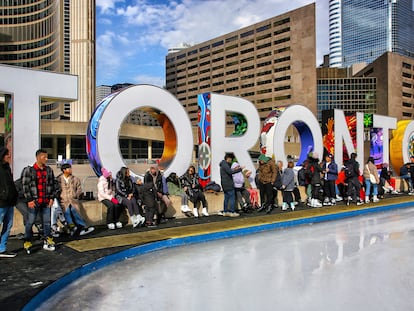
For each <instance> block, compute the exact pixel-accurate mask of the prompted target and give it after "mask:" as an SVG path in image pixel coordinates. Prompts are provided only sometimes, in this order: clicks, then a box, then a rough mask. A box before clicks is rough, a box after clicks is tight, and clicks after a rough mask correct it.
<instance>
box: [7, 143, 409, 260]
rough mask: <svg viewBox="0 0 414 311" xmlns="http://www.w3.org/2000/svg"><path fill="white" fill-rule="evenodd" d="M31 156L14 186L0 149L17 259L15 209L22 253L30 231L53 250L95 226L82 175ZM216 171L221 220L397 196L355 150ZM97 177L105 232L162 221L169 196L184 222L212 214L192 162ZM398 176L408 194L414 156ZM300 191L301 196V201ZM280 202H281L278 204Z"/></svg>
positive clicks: (231, 160)
mask: <svg viewBox="0 0 414 311" xmlns="http://www.w3.org/2000/svg"><path fill="white" fill-rule="evenodd" d="M35 156H36V161H35V163H34V164H33V165H31V166H27V167H25V168H24V169H23V171H22V173H21V176H20V178H19V179H17V180H16V181H14V179H13V176H12V173H11V169H10V161H11V159H10V154H9V151H8V149H7V148H4V147H2V148H0V159H1V165H0V223H2V231H1V239H0V257H14V256H16V254H15V253H11V252H8V251H7V240H8V237H9V234H10V231H11V228H12V225H13V214H14V206H16V208H17V209H18V210H19V211H20V212H21V214H22V216H23V224H24V228H25V232H24V243H23V248H24V249H25V250H26V251H27V253H29V254H30V252H31V249H32V246H33V227H34V226H35V227H36V228H37V232H38V234H39V235H40V237H41V239H42V240H43V249H45V250H49V251H54V250H55V249H56V244H55V241H54V238H55V237H58V236H59V235H60V234H67V235H69V236H83V235H86V234H89V233H91V232H93V231H94V229H95V228H94V227H92V226H88V225H87V223H86V221H85V219H84V217H82V208H81V205H82V203H81V200H82V196H83V191H82V188H81V182H80V180H79V178H78V177H76V176H73V174H72V166H71V164H69V163H64V164H62V165H61V167H60V169H61V174H59V175H58V176H57V177H55V176H54V173H53V170H52V169H51V167H49V166H48V165H47V160H48V155H47V152H46V151H45V150H44V149H39V150H38V151H36V154H35ZM219 166H220V178H221V180H220V185H221V187H220V186H218V185H215V186H218V189H215V190H216V191H223V193H224V200H223V209H222V210H221V211H220V212H219V215H222V216H225V217H238V216H240V213H251V212H266V213H271V212H272V210H273V209H275V208H279V206H280V207H281V210H282V211H286V210H288V209H291V210H295V207H296V206H297V205H298V204H307V205H308V206H310V207H322V206H332V205H336V204H337V202H338V201H342V200H344V201H345V202H346V204H348V205H349V204H351V203H353V204H356V205H361V204H364V203H365V204H366V203H369V202H371V201H372V202H378V201H379V200H380V198H382V197H383V196H384V194H385V193H387V192H390V193H393V194H398V191H397V190H396V189H395V183H394V182H393V181H394V179H393V177H392V176H393V174H392V172H391V171H390V169H389V166H388V165H387V164H386V163H384V164H382V167H381V168H378V167H377V166H376V165H375V164H374V159H373V158H372V157H369V158H368V159H367V161H366V163H365V164H364V165H363V166H362V167H361V165H360V163H359V162H358V160H357V154H356V153H352V154H351V155H350V158H349V160H347V161H346V162H345V165H344V166H342V167H341V168H339V167H338V165H337V164H336V163H335V161H334V156H333V155H332V154H326V155H325V156H324V158H323V160H322V161H320V158H319V155H318V154H317V153H316V152H310V153H309V155H308V158H307V159H306V160H305V161H304V162H303V163H302V166H301V168H300V169H298V170H296V169H295V163H294V162H293V161H287V163H286V164H285V163H284V162H283V161H281V160H278V161H276V160H275V159H274V158H272V157H268V156H266V155H264V154H261V155H260V156H259V158H258V167H257V170H256V174H255V175H254V174H253V173H252V171H250V170H248V169H246V168H245V166H244V165H242V164H240V163H238V161H237V159H236V158H235V156H234V154H232V153H227V154H226V155H225V157H224V159H223V160H222V161H221V162H220V164H219ZM379 171H380V173H379ZM101 173H102V175H101V176H100V177H99V179H98V183H97V198H98V200H99V201H100V202H101V203H102V204H103V205H104V206H105V207H106V209H107V216H106V226H107V228H108V229H109V230H115V229H117V228H122V227H123V226H125V223H123V222H122V220H121V218H122V216H123V215H128V216H129V219H130V222H131V224H132V227H133V228H136V227H141V226H146V227H149V228H152V227H157V226H158V225H160V224H162V223H165V222H166V221H167V217H166V213H167V210H168V209H169V208H171V207H172V201H171V199H170V195H177V196H179V197H180V200H181V211H182V212H183V213H184V214H185V215H187V216H188V217H196V218H197V217H200V216H203V217H208V216H209V213H208V201H207V199H206V196H205V193H204V192H205V190H206V188H203V187H202V186H201V184H200V178H199V176H198V174H197V172H196V168H195V166H193V165H191V166H190V167H189V168H188V170H187V171H186V173H185V174H183V175H182V176H177V175H176V174H175V173H171V174H170V175H169V176H164V174H163V172H162V171H160V170H159V169H158V167H157V166H151V167H150V168H149V169H148V170H147V171H146V172H145V174H144V175H143V177H142V178H139V177H132V176H131V174H130V170H129V168H127V167H121V168H120V169H119V171H118V172H117V173H116V175H115V178H113V176H112V172H110V171H109V170H107V169H106V168H102V170H101ZM399 174H400V179H401V185H402V186H405V185H406V188H404V189H405V190H406V191H407V193H408V194H410V195H413V194H414V192H413V184H414V156H412V157H411V162H410V163H406V164H404V165H403V166H402V167H401V169H400V171H399ZM213 184H214V183H213ZM301 188H302V189H301ZM279 194H280V195H279ZM303 194H305V196H306V198H302V195H303ZM259 197H260V200H259ZM278 198H281V199H282V201H281V202H278ZM190 205H192V208H191V207H190ZM200 208H201V212H200Z"/></svg>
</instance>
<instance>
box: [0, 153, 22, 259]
mask: <svg viewBox="0 0 414 311" xmlns="http://www.w3.org/2000/svg"><path fill="white" fill-rule="evenodd" d="M0 159H1V163H0V224H1V225H2V228H1V238H0V257H5V258H13V257H16V253H12V252H8V251H7V241H8V239H9V235H10V231H11V228H12V227H13V217H14V206H15V205H16V202H17V197H18V192H17V189H16V186H15V184H14V181H13V175H12V172H11V169H10V161H11V157H10V153H9V150H8V149H7V148H5V147H1V148H0Z"/></svg>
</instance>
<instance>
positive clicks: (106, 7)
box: [96, 0, 125, 14]
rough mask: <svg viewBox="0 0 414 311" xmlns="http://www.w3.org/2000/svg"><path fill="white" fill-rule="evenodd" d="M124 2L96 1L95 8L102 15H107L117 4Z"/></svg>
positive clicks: (115, 0) (120, 0) (122, 0)
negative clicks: (98, 9)
mask: <svg viewBox="0 0 414 311" xmlns="http://www.w3.org/2000/svg"><path fill="white" fill-rule="evenodd" d="M122 2H125V1H124V0H96V7H97V8H100V12H101V13H102V14H108V13H109V12H111V11H113V10H114V9H115V5H116V4H117V3H122Z"/></svg>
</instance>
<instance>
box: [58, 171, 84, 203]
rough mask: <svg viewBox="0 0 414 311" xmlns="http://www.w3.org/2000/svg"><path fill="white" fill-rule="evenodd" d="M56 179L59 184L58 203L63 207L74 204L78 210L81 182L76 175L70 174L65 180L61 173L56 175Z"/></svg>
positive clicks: (81, 193)
mask: <svg viewBox="0 0 414 311" xmlns="http://www.w3.org/2000/svg"><path fill="white" fill-rule="evenodd" d="M56 181H57V183H58V185H59V188H60V189H59V193H60V201H61V202H60V203H61V205H62V207H63V208H64V209H66V208H67V207H68V206H69V205H72V206H74V207H75V208H76V209H78V210H79V201H78V200H79V199H80V198H81V197H82V195H83V192H82V184H81V181H80V179H79V178H78V177H76V176H73V175H70V176H68V179H67V180H65V177H64V175H63V174H60V175H59V176H57V177H56Z"/></svg>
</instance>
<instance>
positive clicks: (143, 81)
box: [134, 75, 165, 87]
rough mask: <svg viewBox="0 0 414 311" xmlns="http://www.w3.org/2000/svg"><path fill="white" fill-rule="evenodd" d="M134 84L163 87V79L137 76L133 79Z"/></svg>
mask: <svg viewBox="0 0 414 311" xmlns="http://www.w3.org/2000/svg"><path fill="white" fill-rule="evenodd" d="M134 82H135V83H137V84H151V85H156V86H159V87H164V86H165V81H164V77H157V76H149V75H137V76H135V77H134Z"/></svg>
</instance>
